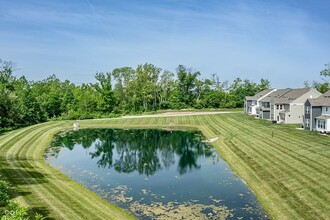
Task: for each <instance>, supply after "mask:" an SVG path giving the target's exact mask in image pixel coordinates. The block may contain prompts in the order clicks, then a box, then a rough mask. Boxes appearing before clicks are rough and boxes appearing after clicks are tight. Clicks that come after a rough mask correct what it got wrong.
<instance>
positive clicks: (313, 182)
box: [231, 122, 328, 201]
mask: <svg viewBox="0 0 330 220" xmlns="http://www.w3.org/2000/svg"><path fill="white" fill-rule="evenodd" d="M231 123H232V122H231ZM257 140H258V141H261V139H257V138H254V142H251V143H250V144H249V145H248V146H249V147H248V148H249V149H253V153H255V152H257V148H253V147H252V146H256V144H257V143H255V142H256V141H257ZM246 142H247V140H244V143H246ZM239 145H240V147H242V146H243V143H240V144H239ZM261 146H262V147H266V146H263V145H262V144H260V143H259V147H260V148H261ZM277 149H278V146H277ZM253 153H252V154H253ZM258 153H259V154H261V153H260V151H259V152H258ZM274 155H276V154H275V153H273V156H274ZM282 156H284V157H285V156H286V154H285V153H283V154H282ZM264 157H265V155H264ZM277 159H279V158H277ZM294 159H297V158H294ZM266 161H267V163H269V162H270V161H271V157H267V160H266ZM277 161H280V162H279V164H285V161H292V158H290V159H286V160H277ZM277 161H276V160H275V163H276V162H277ZM273 162H274V161H273ZM265 165H266V163H265ZM287 165H288V164H287ZM298 167H299V166H298ZM285 168H286V167H282V170H283V171H287V169H286V170H285ZM291 169H293V170H294V171H293V172H292V173H291V176H292V175H293V174H297V173H298V172H299V174H298V175H296V176H295V177H296V180H298V182H297V183H299V184H301V185H304V184H303V183H304V182H303V181H300V180H301V178H300V180H299V178H298V176H303V177H305V178H303V179H308V178H309V177H306V176H304V172H301V171H300V170H299V169H294V167H293V166H291ZM280 173H281V174H286V172H280ZM307 182H309V183H312V184H310V186H311V187H312V186H313V184H316V185H318V183H317V182H315V181H313V179H309V180H308V181H307ZM305 183H306V181H305ZM305 186H306V185H305ZM324 190H326V192H322V193H327V192H328V190H327V189H324ZM318 194H319V195H317V198H318V199H319V198H320V193H318ZM309 196H311V195H309ZM321 197H322V196H321ZM314 201H315V200H314Z"/></svg>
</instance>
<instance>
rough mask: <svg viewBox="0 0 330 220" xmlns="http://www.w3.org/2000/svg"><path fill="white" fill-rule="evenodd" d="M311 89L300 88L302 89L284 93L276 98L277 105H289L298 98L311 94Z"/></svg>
mask: <svg viewBox="0 0 330 220" xmlns="http://www.w3.org/2000/svg"><path fill="white" fill-rule="evenodd" d="M310 90H311V88H300V89H291V90H289V91H288V92H286V93H284V94H283V95H281V96H279V97H277V98H274V99H273V100H274V102H275V103H279V104H289V103H291V102H293V101H294V100H296V99H297V98H299V97H301V96H302V95H304V94H306V93H307V92H309V91H310Z"/></svg>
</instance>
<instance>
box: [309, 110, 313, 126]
mask: <svg viewBox="0 0 330 220" xmlns="http://www.w3.org/2000/svg"><path fill="white" fill-rule="evenodd" d="M310 111H311V114H310V116H309V121H310V128H309V130H310V131H312V130H313V120H312V118H313V106H312V104H311V110H310Z"/></svg>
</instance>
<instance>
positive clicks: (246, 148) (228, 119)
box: [0, 114, 330, 219]
mask: <svg viewBox="0 0 330 220" xmlns="http://www.w3.org/2000/svg"><path fill="white" fill-rule="evenodd" d="M52 123H54V124H55V125H57V126H58V131H59V130H60V128H62V127H65V126H66V127H71V126H72V122H64V124H63V123H62V124H60V123H59V122H52ZM79 123H80V124H81V127H82V128H85V127H86V128H87V127H118V128H142V127H145V128H146V127H147V128H155V127H165V128H168V127H173V128H174V127H177V128H192V127H194V128H198V129H200V130H201V131H202V132H203V134H204V135H205V136H206V137H207V138H211V137H215V136H217V137H219V140H217V141H215V142H214V143H212V144H213V145H214V146H215V147H216V148H217V149H218V150H219V151H220V153H221V155H222V156H223V158H224V159H226V160H227V161H228V162H229V164H230V165H231V167H232V168H233V169H234V170H235V171H237V173H238V174H239V175H240V176H241V177H243V179H244V180H245V181H246V182H247V184H248V185H249V186H250V187H251V188H252V189H253V190H254V191H255V192H256V195H257V197H258V199H259V200H260V201H261V203H262V205H263V206H264V208H265V209H266V211H267V212H268V213H269V214H270V216H271V217H272V218H274V219H301V218H303V219H304V218H305V219H311V218H315V217H316V218H318V219H327V216H330V204H329V199H330V198H329V190H330V186H329V184H328V182H329V176H330V174H329V169H328V168H329V165H330V162H329V160H328V159H329V157H330V152H329V147H328V146H329V143H330V139H329V138H328V137H323V136H320V135H315V134H313V133H308V132H304V131H298V130H296V129H295V128H294V126H285V125H284V126H282V125H279V126H277V125H271V124H269V123H268V122H265V121H261V120H255V119H253V118H251V117H247V116H245V115H242V114H226V115H221V114H218V115H204V116H202V115H198V116H179V117H166V118H165V117H158V118H156V117H153V118H132V119H115V120H109V119H105V120H86V121H79ZM41 126H44V125H41ZM55 127H56V126H55ZM27 129H31V130H29V132H32V131H33V128H31V127H30V128H27ZM27 129H23V130H21V131H16V133H17V135H15V132H12V136H11V135H10V133H9V134H5V136H2V137H0V138H1V139H0V140H1V142H3V140H7V141H6V143H7V144H6V146H5V147H4V146H2V145H1V150H2V149H5V151H7V150H8V149H10V146H14V149H12V150H11V153H10V154H17V153H18V154H19V157H26V158H30V159H31V158H34V160H28V164H24V163H23V162H22V161H21V163H22V164H19V163H18V164H15V166H25V165H27V166H28V167H25V168H24V167H23V168H24V169H27V170H37V169H39V170H42V172H43V173H47V175H48V178H50V177H51V178H54V185H56V184H55V182H56V181H55V180H56V179H59V180H61V184H67V185H68V186H66V187H67V188H66V190H73V191H76V192H75V193H74V194H75V195H76V196H77V197H79V198H80V196H81V195H84V197H86V198H87V200H89V199H88V197H93V196H95V195H93V196H92V193H90V192H89V191H88V190H87V189H85V188H82V187H81V186H80V185H79V184H76V183H74V182H72V181H70V180H69V179H68V178H66V177H63V175H62V174H59V173H58V172H57V171H55V170H54V169H53V168H51V167H49V166H48V165H46V164H45V163H44V162H43V161H42V154H43V151H44V149H45V148H46V145H47V143H48V142H49V141H50V138H51V136H52V135H53V133H51V132H50V133H47V134H48V136H49V137H48V138H47V137H46V138H45V139H33V140H32V142H31V143H29V144H26V145H25V146H23V147H24V148H25V147H27V146H31V145H33V144H32V143H34V142H35V141H38V142H40V146H39V144H38V146H37V147H34V148H29V149H24V150H20V151H18V148H19V147H20V145H15V144H14V143H12V142H11V141H9V139H10V138H13V136H15V137H16V136H18V135H19V134H20V132H22V131H23V132H25V131H26V130H27ZM56 129H57V128H56ZM56 129H54V131H55V130H56ZM272 131H274V134H275V137H274V138H271V134H272ZM26 132H27V133H26V134H28V133H29V132H28V131H26ZM33 134H35V133H33ZM35 136H37V135H35ZM43 136H44V135H43ZM20 137H23V136H20ZM30 137H32V136H30ZM15 140H16V141H18V139H17V138H15ZM8 143H10V144H8ZM20 143H22V142H20ZM1 155H2V157H3V155H4V154H3V153H0V156H1ZM31 155H32V156H31ZM1 164H2V163H1ZM1 164H0V166H2V165H1ZM9 174H10V172H7V173H6V174H5V175H9ZM32 175H33V174H32ZM59 180H58V181H59ZM70 184H73V185H72V186H71V185H70ZM75 184H76V185H77V187H76V186H74V185H75ZM54 185H52V187H53V186H54ZM21 188H22V190H26V187H25V188H24V187H23V186H22V187H21ZM76 188H77V189H76ZM45 190H47V187H46V188H45ZM50 190H53V191H52V195H55V194H54V193H56V191H57V188H56V187H55V188H52V189H50ZM58 190H59V191H60V192H61V190H60V189H58ZM82 191H84V193H82ZM42 192H43V191H42ZM43 193H45V194H47V192H43ZM25 197H29V201H30V202H31V203H32V199H30V198H33V197H34V196H32V195H31V194H30V195H27V196H25ZM64 197H65V196H64ZM66 197H67V198H70V199H73V200H72V201H71V200H70V202H71V203H72V204H75V203H78V202H76V201H74V197H68V195H66ZM96 200H98V199H96ZM101 201H104V200H101ZM101 203H102V204H103V206H100V207H108V206H107V203H103V202H101ZM33 205H34V206H37V204H36V203H35V202H34V203H33ZM75 205H76V204H75ZM80 205H81V204H80ZM80 205H78V206H80ZM111 207H113V206H111ZM105 210H112V208H110V209H109V208H105ZM87 211H90V209H89V210H87ZM87 211H86V212H87ZM117 211H118V213H120V214H122V212H121V211H119V209H115V210H114V211H113V212H112V213H111V214H109V216H115V214H116V213H117ZM96 212H99V210H97V209H96V210H95V213H96ZM89 214H90V213H89ZM103 214H104V212H102V213H100V214H99V216H103ZM120 214H119V215H120ZM76 215H77V216H80V217H82V216H87V215H85V214H83V213H79V211H78V214H76ZM116 217H117V216H116ZM117 219H118V217H117Z"/></svg>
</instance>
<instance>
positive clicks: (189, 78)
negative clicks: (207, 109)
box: [177, 65, 200, 106]
mask: <svg viewBox="0 0 330 220" xmlns="http://www.w3.org/2000/svg"><path fill="white" fill-rule="evenodd" d="M177 76H178V83H177V90H178V95H179V100H180V102H182V103H184V104H185V105H187V106H193V105H194V103H195V99H194V93H195V91H196V83H197V82H198V80H197V77H198V76H200V72H198V71H196V72H194V71H193V70H192V69H187V68H186V67H185V66H183V65H179V66H178V68H177Z"/></svg>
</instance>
